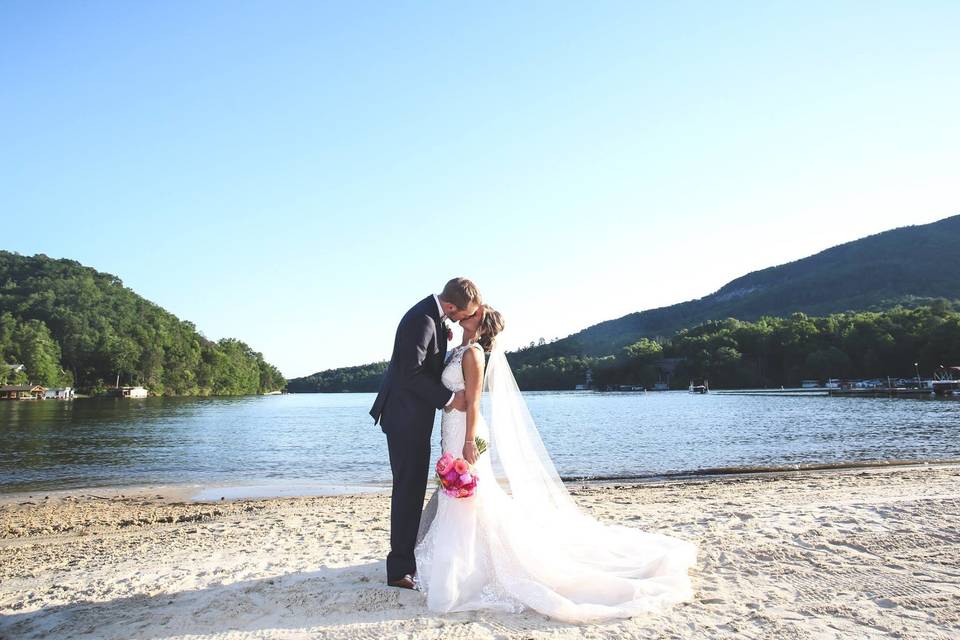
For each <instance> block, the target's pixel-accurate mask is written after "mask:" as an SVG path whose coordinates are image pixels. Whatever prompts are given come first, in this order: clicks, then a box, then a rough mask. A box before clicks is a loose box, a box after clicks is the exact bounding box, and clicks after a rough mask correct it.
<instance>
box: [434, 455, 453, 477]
mask: <svg viewBox="0 0 960 640" xmlns="http://www.w3.org/2000/svg"><path fill="white" fill-rule="evenodd" d="M453 461H454V458H453V455H451V454H450V453H449V452H447V453H445V454H443V455H442V456H440V459H439V460H437V473H438V474H440V475H445V474H446V473H447V471H449V470H450V468H451V467H452V466H453Z"/></svg>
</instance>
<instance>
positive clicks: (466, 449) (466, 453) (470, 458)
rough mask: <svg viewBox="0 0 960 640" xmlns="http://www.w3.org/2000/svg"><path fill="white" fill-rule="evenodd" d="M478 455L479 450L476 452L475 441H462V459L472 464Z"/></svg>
mask: <svg viewBox="0 0 960 640" xmlns="http://www.w3.org/2000/svg"><path fill="white" fill-rule="evenodd" d="M479 457H480V454H479V452H477V443H476V442H474V441H473V440H470V441H468V442H464V443H463V459H464V460H466V461H467V462H469V463H470V464H473V463H474V462H476V461H477V458H479Z"/></svg>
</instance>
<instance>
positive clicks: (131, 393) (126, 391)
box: [109, 386, 149, 398]
mask: <svg viewBox="0 0 960 640" xmlns="http://www.w3.org/2000/svg"><path fill="white" fill-rule="evenodd" d="M109 395H111V396H113V397H115V398H146V397H147V396H148V395H149V392H148V391H147V390H146V389H145V388H143V387H140V386H137V387H117V388H116V389H110V392H109Z"/></svg>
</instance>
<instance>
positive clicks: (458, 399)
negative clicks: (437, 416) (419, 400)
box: [443, 391, 467, 413]
mask: <svg viewBox="0 0 960 640" xmlns="http://www.w3.org/2000/svg"><path fill="white" fill-rule="evenodd" d="M454 409H456V410H457V411H466V410H467V394H466V393H464V392H463V391H457V392H456V393H455V394H453V402H451V403H450V404H448V405H447V406H446V407H444V408H443V410H444V411H446V412H447V413H449V412H451V411H453V410H454Z"/></svg>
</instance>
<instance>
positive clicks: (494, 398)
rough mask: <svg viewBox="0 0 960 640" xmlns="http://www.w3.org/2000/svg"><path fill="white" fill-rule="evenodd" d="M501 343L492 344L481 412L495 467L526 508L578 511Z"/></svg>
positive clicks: (516, 499) (568, 512)
mask: <svg viewBox="0 0 960 640" xmlns="http://www.w3.org/2000/svg"><path fill="white" fill-rule="evenodd" d="M501 336H502V334H501ZM502 344H503V342H502V341H501V340H497V341H496V342H495V343H494V348H493V351H492V352H491V353H490V358H489V360H488V361H487V367H486V371H485V372H484V380H483V391H484V401H485V404H483V411H482V413H483V417H484V419H485V420H486V422H487V426H488V427H489V429H490V449H489V453H490V455H491V462H492V464H493V466H494V470H495V471H496V474H497V476H498V478H499V479H500V480H501V481H505V482H506V484H507V485H508V486H509V489H510V492H511V493H512V494H513V499H514V500H515V501H516V502H518V503H522V504H523V505H524V507H525V508H527V507H529V508H530V509H533V510H535V511H541V510H542V511H551V510H557V511H559V512H562V513H564V514H568V515H569V514H572V513H579V509H578V508H577V506H576V504H575V503H574V502H573V499H572V498H571V497H570V493H569V492H568V491H567V488H566V486H564V484H563V481H562V480H561V479H560V475H559V474H558V473H557V469H556V467H555V466H554V464H553V460H552V459H551V458H550V455H549V454H548V453H547V449H546V447H544V445H543V440H541V438H540V432H539V431H538V430H537V427H536V424H535V423H534V421H533V416H531V415H530V411H529V409H527V403H526V401H525V400H524V399H523V395H522V393H521V392H520V388H519V387H518V386H517V381H516V379H515V378H514V376H513V371H512V370H511V369H510V363H509V362H507V356H506V352H505V350H504V348H503V347H502V346H500V345H502Z"/></svg>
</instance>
